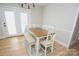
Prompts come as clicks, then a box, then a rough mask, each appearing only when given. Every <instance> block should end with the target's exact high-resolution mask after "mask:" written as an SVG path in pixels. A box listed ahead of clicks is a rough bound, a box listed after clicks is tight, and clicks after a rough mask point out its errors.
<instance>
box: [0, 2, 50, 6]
mask: <svg viewBox="0 0 79 59" xmlns="http://www.w3.org/2000/svg"><path fill="white" fill-rule="evenodd" d="M19 4H20V3H0V5H3V6H18V5H19ZM48 4H49V3H35V5H36V6H46V5H48Z"/></svg>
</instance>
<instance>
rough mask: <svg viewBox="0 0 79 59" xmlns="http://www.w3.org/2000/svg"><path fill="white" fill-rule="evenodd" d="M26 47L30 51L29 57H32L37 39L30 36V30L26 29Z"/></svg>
mask: <svg viewBox="0 0 79 59" xmlns="http://www.w3.org/2000/svg"><path fill="white" fill-rule="evenodd" d="M24 36H25V46H26V48H27V49H28V53H29V55H32V46H33V45H35V43H36V41H35V38H34V37H33V36H32V35H31V34H30V32H29V29H28V28H26V29H25V32H24Z"/></svg>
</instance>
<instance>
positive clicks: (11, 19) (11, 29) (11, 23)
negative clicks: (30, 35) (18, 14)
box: [5, 11, 16, 35]
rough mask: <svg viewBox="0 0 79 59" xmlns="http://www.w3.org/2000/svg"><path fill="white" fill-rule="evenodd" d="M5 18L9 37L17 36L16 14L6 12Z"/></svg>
mask: <svg viewBox="0 0 79 59" xmlns="http://www.w3.org/2000/svg"><path fill="white" fill-rule="evenodd" d="M5 18H6V24H7V27H8V33H9V35H14V34H16V25H15V13H14V12H13V11H5Z"/></svg>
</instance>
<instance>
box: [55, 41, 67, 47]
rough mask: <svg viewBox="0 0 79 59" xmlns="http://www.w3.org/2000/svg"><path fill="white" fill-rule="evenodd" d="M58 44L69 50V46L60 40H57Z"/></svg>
mask: <svg viewBox="0 0 79 59" xmlns="http://www.w3.org/2000/svg"><path fill="white" fill-rule="evenodd" d="M55 41H56V42H57V43H59V44H60V45H62V46H63V47H65V48H68V46H67V45H66V44H64V43H63V42H61V41H59V40H55Z"/></svg>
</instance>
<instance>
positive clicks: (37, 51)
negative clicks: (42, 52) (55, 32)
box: [36, 38, 39, 56]
mask: <svg viewBox="0 0 79 59" xmlns="http://www.w3.org/2000/svg"><path fill="white" fill-rule="evenodd" d="M36 55H37V56H38V55H39V38H37V41H36Z"/></svg>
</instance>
